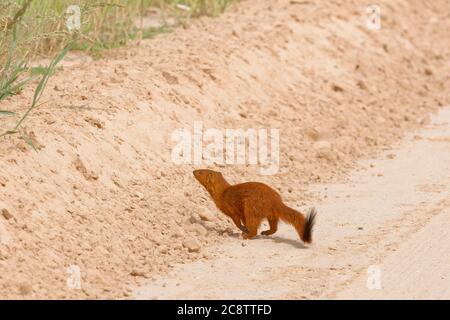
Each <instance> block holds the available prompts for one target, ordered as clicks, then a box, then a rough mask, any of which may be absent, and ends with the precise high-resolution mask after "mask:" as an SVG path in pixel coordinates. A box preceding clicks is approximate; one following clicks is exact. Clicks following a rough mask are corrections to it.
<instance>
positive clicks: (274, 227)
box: [261, 217, 278, 236]
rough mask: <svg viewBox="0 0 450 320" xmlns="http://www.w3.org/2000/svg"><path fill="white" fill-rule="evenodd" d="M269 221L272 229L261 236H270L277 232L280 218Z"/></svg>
mask: <svg viewBox="0 0 450 320" xmlns="http://www.w3.org/2000/svg"><path fill="white" fill-rule="evenodd" d="M267 220H269V226H270V229H269V230H265V231H263V232H261V234H262V235H264V236H270V235H271V234H274V233H275V232H277V229H278V218H277V217H273V218H267Z"/></svg>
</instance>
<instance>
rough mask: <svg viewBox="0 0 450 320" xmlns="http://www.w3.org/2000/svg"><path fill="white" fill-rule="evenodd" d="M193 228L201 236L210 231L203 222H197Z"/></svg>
mask: <svg viewBox="0 0 450 320" xmlns="http://www.w3.org/2000/svg"><path fill="white" fill-rule="evenodd" d="M193 230H194V232H195V233H196V234H197V235H199V236H204V235H206V234H207V233H208V230H206V228H205V227H204V226H202V225H201V224H195V225H194V226H193Z"/></svg>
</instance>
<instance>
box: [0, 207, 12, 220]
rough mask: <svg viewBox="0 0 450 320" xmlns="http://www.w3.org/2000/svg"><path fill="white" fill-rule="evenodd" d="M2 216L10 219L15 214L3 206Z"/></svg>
mask: <svg viewBox="0 0 450 320" xmlns="http://www.w3.org/2000/svg"><path fill="white" fill-rule="evenodd" d="M2 216H3V218H5V219H6V220H9V219H11V218H14V216H13V215H12V214H11V213H10V212H9V211H8V210H7V209H6V208H3V209H2Z"/></svg>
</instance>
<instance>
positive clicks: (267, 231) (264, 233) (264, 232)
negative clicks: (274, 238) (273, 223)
mask: <svg viewBox="0 0 450 320" xmlns="http://www.w3.org/2000/svg"><path fill="white" fill-rule="evenodd" d="M261 234H262V235H263V236H268V235H270V231H269V230H266V231H263V232H261Z"/></svg>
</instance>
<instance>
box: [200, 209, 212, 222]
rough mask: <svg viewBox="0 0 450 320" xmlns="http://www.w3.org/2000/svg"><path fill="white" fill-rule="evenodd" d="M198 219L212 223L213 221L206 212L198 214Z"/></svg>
mask: <svg viewBox="0 0 450 320" xmlns="http://www.w3.org/2000/svg"><path fill="white" fill-rule="evenodd" d="M199 217H200V219H202V220H203V221H213V220H214V216H213V215H212V214H210V213H209V212H207V211H202V212H200V213H199Z"/></svg>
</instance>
